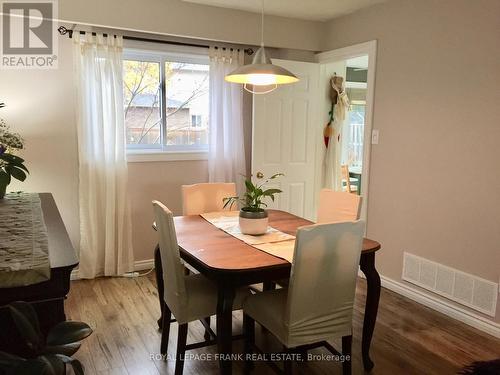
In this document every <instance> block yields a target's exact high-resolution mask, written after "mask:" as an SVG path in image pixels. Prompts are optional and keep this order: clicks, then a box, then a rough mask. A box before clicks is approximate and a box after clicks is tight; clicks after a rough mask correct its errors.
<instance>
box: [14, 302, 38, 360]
mask: <svg viewBox="0 0 500 375" xmlns="http://www.w3.org/2000/svg"><path fill="white" fill-rule="evenodd" d="M8 307H9V310H10V313H11V315H12V319H13V320H14V323H15V325H16V327H17V329H18V330H19V333H20V334H21V336H22V337H23V338H24V340H25V341H26V344H27V345H28V347H29V348H30V349H31V350H33V351H35V352H36V351H37V350H38V349H39V348H40V345H41V344H42V340H43V338H42V333H41V332H40V326H39V324H38V317H37V315H36V312H35V310H34V309H33V307H31V305H30V304H29V303H26V302H22V301H18V302H12V303H11V304H10V305H8Z"/></svg>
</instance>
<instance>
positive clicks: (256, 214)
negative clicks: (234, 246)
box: [223, 173, 284, 235]
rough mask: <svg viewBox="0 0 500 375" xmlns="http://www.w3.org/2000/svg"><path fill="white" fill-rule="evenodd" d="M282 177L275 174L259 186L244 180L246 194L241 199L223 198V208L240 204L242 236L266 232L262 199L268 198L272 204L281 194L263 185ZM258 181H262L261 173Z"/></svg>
mask: <svg viewBox="0 0 500 375" xmlns="http://www.w3.org/2000/svg"><path fill="white" fill-rule="evenodd" d="M280 176H284V174H283V173H276V174H275V175H273V176H271V177H269V178H268V179H266V180H265V181H264V182H262V183H261V184H257V183H255V184H254V183H253V182H252V181H251V180H248V179H247V180H245V187H246V192H245V194H244V195H243V197H237V196H236V197H227V198H224V199H223V201H224V208H226V207H228V206H229V208H232V207H233V205H234V204H238V203H241V205H242V207H241V209H240V216H239V223H240V230H241V233H243V234H251V235H260V234H264V233H266V232H267V224H268V214H267V211H266V209H265V208H266V207H267V204H266V203H265V202H263V200H264V199H266V198H270V199H271V200H272V201H273V202H274V196H275V195H276V194H278V193H281V190H280V189H265V185H266V184H267V183H268V182H269V181H271V180H274V179H275V178H278V177H280ZM257 178H258V179H264V175H263V174H262V173H258V174H257Z"/></svg>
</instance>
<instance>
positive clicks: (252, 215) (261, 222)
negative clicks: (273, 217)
mask: <svg viewBox="0 0 500 375" xmlns="http://www.w3.org/2000/svg"><path fill="white" fill-rule="evenodd" d="M268 222H269V218H268V215H267V211H266V210H262V211H258V212H253V211H245V210H240V217H239V223H240V230H241V233H243V234H251V235H253V236H258V235H260V234H264V233H266V232H267V224H268Z"/></svg>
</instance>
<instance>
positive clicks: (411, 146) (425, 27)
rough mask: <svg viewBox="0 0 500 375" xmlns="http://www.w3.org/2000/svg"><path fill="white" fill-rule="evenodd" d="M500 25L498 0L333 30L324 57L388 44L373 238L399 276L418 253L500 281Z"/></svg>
mask: <svg viewBox="0 0 500 375" xmlns="http://www.w3.org/2000/svg"><path fill="white" fill-rule="evenodd" d="M499 16H500V2H499V1H497V0H478V1H469V0H439V1H438V0H419V1H413V0H398V1H393V2H389V3H387V4H382V5H377V6H374V7H372V8H369V9H366V10H362V11H359V12H357V13H355V14H352V15H349V16H345V17H342V18H339V19H335V20H333V21H331V22H330V23H329V24H328V25H327V32H326V33H325V38H324V40H323V43H324V44H323V49H324V50H330V49H335V48H339V47H345V46H349V45H352V44H355V43H360V42H364V41H368V40H372V39H377V41H378V54H377V72H376V86H375V103H374V123H373V127H374V128H376V129H379V130H380V144H378V145H374V146H373V148H372V155H371V171H370V191H369V207H368V235H369V236H370V237H373V238H376V239H377V240H379V241H380V242H381V243H382V244H383V250H382V251H381V252H380V255H379V256H378V257H377V263H378V267H379V270H380V271H381V273H382V274H383V275H385V276H387V277H390V278H391V279H394V280H400V277H401V270H402V259H403V251H407V252H410V253H414V254H417V255H420V256H422V257H424V258H427V259H431V260H434V261H436V262H439V263H442V264H445V265H447V266H450V267H454V268H457V269H459V270H462V271H464V272H468V273H471V274H474V275H477V276H480V277H483V278H485V279H488V280H491V281H493V282H498V281H499V278H500V230H499V225H500V167H499V162H500V148H499V147H498V145H497V143H498V141H499V140H500V109H499V108H500V107H499V103H500V90H499V88H498V86H499V84H500V49H499V48H498V43H499V40H500V22H499ZM495 320H496V321H497V322H500V306H499V307H498V308H497V316H496V319H495Z"/></svg>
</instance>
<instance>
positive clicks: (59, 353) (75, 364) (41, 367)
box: [0, 302, 92, 375]
mask: <svg viewBox="0 0 500 375" xmlns="http://www.w3.org/2000/svg"><path fill="white" fill-rule="evenodd" d="M6 308H8V309H9V310H10V314H11V316H12V319H13V321H14V324H15V326H16V328H17V330H18V332H19V334H20V336H21V337H22V338H23V339H24V341H25V343H26V346H27V348H28V349H29V352H30V355H29V356H27V357H26V358H23V357H20V356H17V355H14V354H10V353H6V352H0V374H4V375H11V374H12V375H14V374H26V375H42V374H43V375H63V374H66V373H67V369H68V366H71V368H72V369H73V373H74V374H76V375H82V374H84V369H83V366H82V364H81V363H80V361H78V360H76V359H73V358H71V356H72V355H73V354H75V353H76V352H77V350H78V349H79V348H80V345H81V343H80V341H81V340H83V339H84V338H86V337H88V336H89V335H90V334H91V333H92V329H91V328H90V327H89V326H88V325H87V324H85V323H82V322H75V321H65V322H61V323H59V324H56V325H55V326H54V327H52V329H51V330H50V332H49V333H48V334H47V337H44V336H43V335H42V333H41V331H40V325H39V322H38V317H37V315H36V311H35V310H34V309H33V307H32V306H31V305H30V304H29V303H26V302H13V303H11V304H9V305H7V306H6Z"/></svg>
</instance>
